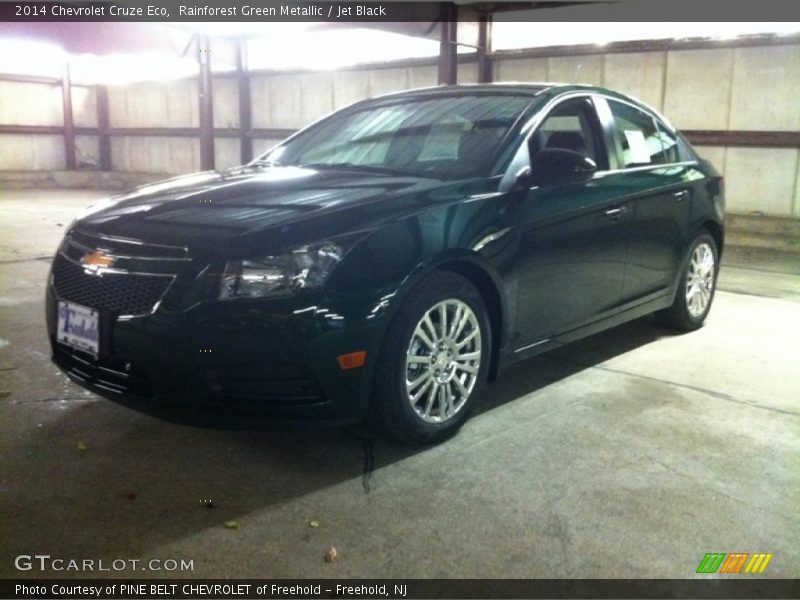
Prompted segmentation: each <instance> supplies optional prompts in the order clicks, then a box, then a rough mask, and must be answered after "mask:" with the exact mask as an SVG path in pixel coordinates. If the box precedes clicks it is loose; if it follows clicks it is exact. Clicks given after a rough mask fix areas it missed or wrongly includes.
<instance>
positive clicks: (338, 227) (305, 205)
mask: <svg viewBox="0 0 800 600" xmlns="http://www.w3.org/2000/svg"><path fill="white" fill-rule="evenodd" d="M461 187H462V186H461V185H458V184H454V183H453V182H442V181H440V180H434V179H427V178H420V177H410V176H400V175H387V174H383V173H376V172H373V171H369V170H366V169H364V170H360V169H349V168H344V169H327V168H326V169H319V170H318V169H310V168H300V167H269V168H259V167H240V168H236V169H230V170H228V171H224V172H219V173H218V172H206V173H197V174H194V175H187V176H184V177H178V178H175V179H170V180H166V181H162V182H157V183H154V184H150V185H146V186H142V187H140V188H137V189H136V190H134V191H133V192H131V193H128V194H125V195H122V196H116V197H113V198H110V199H108V200H103V201H101V202H99V203H97V204H95V205H92V206H91V207H89V209H88V210H87V211H86V212H85V213H84V214H83V215H81V216H80V217H79V219H78V222H77V227H78V228H79V229H81V230H82V231H86V232H95V233H102V234H104V235H112V236H119V237H126V238H134V239H140V240H145V241H153V242H159V243H170V244H174V243H180V244H187V245H189V246H191V247H198V246H199V247H203V246H209V245H213V246H219V245H220V244H226V243H233V244H235V243H237V240H238V241H241V240H242V239H246V240H250V239H253V238H258V237H260V236H263V234H264V233H266V232H269V233H271V235H270V238H271V239H273V240H274V241H275V242H276V243H277V242H278V241H279V240H277V238H278V237H286V238H287V240H286V241H287V242H289V241H292V239H293V238H294V239H295V241H297V240H298V239H299V238H298V236H299V237H302V238H308V239H299V241H300V243H305V242H307V241H310V240H311V239H313V238H314V237H315V236H316V237H319V236H330V235H340V234H343V233H348V232H350V231H353V230H358V229H364V228H369V227H370V226H374V225H375V224H376V223H379V222H381V221H384V220H385V219H387V218H391V217H392V216H394V217H396V216H398V215H399V214H402V213H409V212H411V213H413V212H416V211H419V210H421V209H423V208H424V207H427V206H430V205H431V203H432V202H438V201H444V200H447V199H454V198H456V197H459V196H460V197H463V195H462V193H463V190H462V191H461V192H459V191H457V190H459V188H461ZM293 233H294V235H292V234H293ZM276 234H282V235H276Z"/></svg>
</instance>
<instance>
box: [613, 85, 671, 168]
mask: <svg viewBox="0 0 800 600" xmlns="http://www.w3.org/2000/svg"><path fill="white" fill-rule="evenodd" d="M608 106H609V108H610V109H611V114H612V115H613V117H614V126H615V127H616V130H617V137H618V139H619V143H620V144H621V146H622V157H621V158H622V166H623V167H641V166H644V165H660V164H665V163H670V162H676V160H672V159H671V158H670V156H668V155H669V153H670V152H671V153H672V155H675V156H677V149H676V145H677V140H676V139H675V138H674V137H673V136H672V134H669V133H668V132H667V131H666V130H659V129H658V127H656V122H655V121H654V120H653V118H652V117H651V116H650V115H648V114H647V113H644V112H642V111H640V110H639V109H637V108H634V107H633V106H630V105H628V104H623V103H622V102H615V101H614V100H609V101H608ZM665 140H667V141H668V144H669V146H668V147H666V148H665V146H667V144H665Z"/></svg>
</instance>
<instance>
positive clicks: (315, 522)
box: [308, 521, 319, 528]
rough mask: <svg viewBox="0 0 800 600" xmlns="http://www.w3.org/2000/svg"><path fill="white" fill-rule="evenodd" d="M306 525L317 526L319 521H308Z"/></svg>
mask: <svg viewBox="0 0 800 600" xmlns="http://www.w3.org/2000/svg"><path fill="white" fill-rule="evenodd" d="M308 525H309V527H315V528H316V527H319V521H309V522H308Z"/></svg>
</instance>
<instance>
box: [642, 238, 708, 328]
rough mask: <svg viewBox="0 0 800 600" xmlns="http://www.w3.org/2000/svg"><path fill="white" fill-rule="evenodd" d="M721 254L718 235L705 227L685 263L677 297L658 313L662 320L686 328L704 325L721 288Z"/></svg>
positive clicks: (668, 324)
mask: <svg viewBox="0 0 800 600" xmlns="http://www.w3.org/2000/svg"><path fill="white" fill-rule="evenodd" d="M718 256H719V252H718V250H717V243H716V242H715V241H714V238H713V237H712V236H711V235H710V234H709V233H708V232H707V231H701V232H700V233H699V234H698V236H697V237H696V238H695V240H694V242H692V245H691V246H690V249H689V253H688V255H687V256H686V258H685V259H684V261H683V265H682V266H681V275H680V281H679V282H678V289H677V291H676V293H675V301H674V302H673V304H672V306H670V307H669V308H667V309H664V310H661V311H658V312H657V313H656V318H657V319H658V321H660V322H661V323H663V324H664V325H667V326H668V327H673V328H675V329H680V330H683V331H694V330H695V329H699V328H700V327H702V325H703V322H704V321H705V320H706V317H707V316H708V311H709V310H711V303H712V302H713V300H714V292H715V291H716V289H717V274H718V273H719V260H718Z"/></svg>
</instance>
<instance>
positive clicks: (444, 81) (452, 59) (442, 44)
mask: <svg viewBox="0 0 800 600" xmlns="http://www.w3.org/2000/svg"><path fill="white" fill-rule="evenodd" d="M441 15H442V20H441V36H440V38H439V85H455V84H456V83H457V82H458V54H457V52H456V50H457V49H458V45H457V44H456V33H457V31H458V9H457V7H456V5H455V4H453V3H452V2H444V3H442V11H441Z"/></svg>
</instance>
